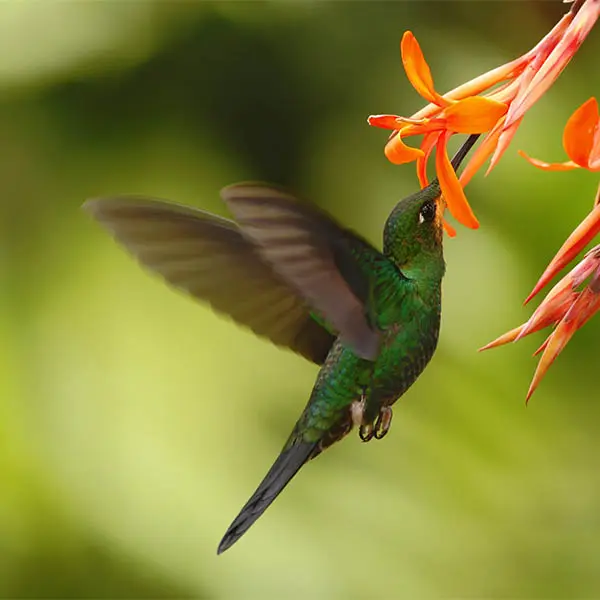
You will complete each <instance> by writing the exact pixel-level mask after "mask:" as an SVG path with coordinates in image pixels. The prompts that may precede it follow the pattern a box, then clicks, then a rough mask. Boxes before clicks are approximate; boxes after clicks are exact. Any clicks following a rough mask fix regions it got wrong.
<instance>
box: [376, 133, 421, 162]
mask: <svg viewBox="0 0 600 600" xmlns="http://www.w3.org/2000/svg"><path fill="white" fill-rule="evenodd" d="M403 131H404V130H401V131H399V132H398V135H395V136H394V137H393V138H391V139H390V140H389V141H388V143H387V144H386V145H385V149H384V152H385V155H386V156H387V158H388V160H389V161H390V162H391V163H394V164H395V165H403V164H405V163H409V162H412V161H413V160H417V159H418V158H420V157H421V156H424V154H425V153H424V152H423V150H421V149H420V148H413V147H412V146H407V145H406V144H405V143H404V142H403V141H402V134H403Z"/></svg>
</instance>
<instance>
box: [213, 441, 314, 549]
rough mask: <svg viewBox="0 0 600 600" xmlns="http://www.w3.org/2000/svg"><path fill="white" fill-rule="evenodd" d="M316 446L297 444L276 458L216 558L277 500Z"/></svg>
mask: <svg viewBox="0 0 600 600" xmlns="http://www.w3.org/2000/svg"><path fill="white" fill-rule="evenodd" d="M316 446H317V444H316V443H306V442H298V443H295V444H294V445H293V446H292V447H291V448H288V449H287V450H284V451H283V452H282V453H281V454H280V455H279V456H278V458H277V460H276V461H275V463H274V464H273V466H272V467H271V469H270V470H269V472H268V473H267V475H266V477H265V478H264V479H263V480H262V483H261V484H260V485H259V486H258V488H257V490H256V491H255V492H254V494H252V497H251V498H250V500H248V502H246V505H245V506H244V508H242V510H241V511H240V514H239V515H238V516H237V517H236V518H235V519H234V521H233V523H232V524H231V525H230V526H229V529H228V530H227V531H226V532H225V535H224V536H223V539H222V540H221V543H220V544H219V548H218V550H217V554H221V553H222V552H225V550H227V549H228V548H229V547H230V546H233V544H235V543H236V542H237V541H238V540H239V539H240V538H241V537H242V536H243V535H244V533H246V531H248V529H249V528H250V526H251V525H252V524H253V523H254V521H256V519H258V517H260V515H262V514H263V513H264V512H265V510H267V508H268V507H269V506H270V505H271V502H273V500H275V498H277V496H278V495H279V494H280V492H281V491H282V490H283V488H284V487H285V486H286V485H287V484H288V483H289V482H290V480H291V479H292V477H293V476H294V475H295V474H296V473H297V472H298V471H299V470H300V467H301V466H302V465H303V464H304V463H305V462H306V461H308V459H309V458H310V456H311V454H312V452H313V450H314V449H315V447H316Z"/></svg>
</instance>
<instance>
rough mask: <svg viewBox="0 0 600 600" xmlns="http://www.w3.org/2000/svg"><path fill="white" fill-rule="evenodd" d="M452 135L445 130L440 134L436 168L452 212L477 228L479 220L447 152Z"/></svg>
mask: <svg viewBox="0 0 600 600" xmlns="http://www.w3.org/2000/svg"><path fill="white" fill-rule="evenodd" d="M451 135H452V132H450V131H444V132H443V133H442V134H441V135H440V139H439V141H438V144H437V148H436V153H435V170H436V171H437V175H438V179H439V181H440V188H441V190H442V194H443V195H444V198H445V200H446V205H447V206H448V210H449V211H450V214H451V215H452V216H453V217H454V218H455V219H456V220H457V221H458V222H459V223H462V224H463V225H465V227H470V228H471V229H477V228H478V227H479V222H478V221H477V219H476V218H475V215H474V214H473V211H472V210H471V207H470V206H469V203H468V202H467V198H466V196H465V192H464V190H463V188H462V186H461V185H460V183H459V182H458V177H457V176H456V172H455V171H454V169H453V168H452V163H451V162H450V159H449V158H448V153H447V152H446V143H447V142H448V139H449V138H450V136H451Z"/></svg>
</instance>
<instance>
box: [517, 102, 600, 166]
mask: <svg viewBox="0 0 600 600" xmlns="http://www.w3.org/2000/svg"><path fill="white" fill-rule="evenodd" d="M563 147H564V149H565V152H566V153H567V156H568V157H569V158H570V159H571V160H569V161H567V162H562V163H547V162H543V161H541V160H538V159H537V158H531V157H529V156H528V155H527V154H525V152H523V151H522V150H519V154H520V155H521V156H522V157H523V158H525V159H527V160H528V161H529V162H530V163H531V164H532V165H533V166H535V167H537V168H538V169H543V170H544V171H570V170H571V169H579V168H582V169H588V170H590V171H600V114H598V102H597V100H596V98H594V97H592V98H590V99H589V100H587V101H586V102H584V103H583V104H582V105H581V106H580V107H579V108H578V109H577V110H576V111H575V112H574V113H573V114H572V115H571V117H570V118H569V120H568V121H567V124H566V125H565V130H564V132H563Z"/></svg>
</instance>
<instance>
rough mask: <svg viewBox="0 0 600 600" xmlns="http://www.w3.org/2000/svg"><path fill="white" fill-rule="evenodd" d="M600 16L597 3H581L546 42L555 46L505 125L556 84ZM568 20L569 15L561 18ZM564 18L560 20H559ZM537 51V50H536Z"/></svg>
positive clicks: (513, 104) (592, 1)
mask: <svg viewBox="0 0 600 600" xmlns="http://www.w3.org/2000/svg"><path fill="white" fill-rule="evenodd" d="M599 15H600V3H598V1H597V0H588V1H586V2H583V4H582V5H581V7H580V10H579V11H578V12H577V14H576V15H575V17H574V18H572V21H571V22H570V23H569V24H568V27H567V28H566V30H565V31H564V32H563V33H562V35H561V36H560V37H559V38H558V39H556V37H554V38H553V39H549V40H548V43H549V44H550V45H552V43H556V45H555V46H554V47H553V48H552V51H551V52H550V53H549V54H548V56H547V58H546V60H545V61H544V62H543V64H542V65H541V67H540V68H539V69H538V70H537V71H536V73H535V75H534V77H533V78H532V79H531V81H530V82H529V85H528V86H527V88H526V89H524V90H522V91H519V94H518V95H517V98H515V100H514V102H513V103H512V105H511V108H510V111H509V115H508V117H507V125H511V124H512V123H514V122H515V121H516V120H517V119H519V118H521V117H522V116H523V115H524V114H525V113H526V112H527V111H528V110H529V109H530V108H531V107H532V106H533V104H535V103H536V102H537V101H538V100H539V99H540V98H541V97H542V96H543V95H544V94H545V93H546V91H547V90H548V88H550V86H551V85H552V84H553V83H554V82H555V81H556V79H557V78H558V76H559V75H560V74H561V73H562V71H563V69H564V68H565V67H566V66H567V65H568V64H569V62H570V60H571V59H572V58H573V56H574V55H575V54H576V52H577V50H578V49H579V47H580V46H581V44H582V43H583V41H584V40H585V38H586V37H587V35H588V33H589V32H590V31H591V30H592V28H593V27H594V24H595V22H596V20H597V19H598V16H599ZM565 16H566V17H568V16H569V15H565ZM564 19H565V17H563V20H564ZM540 50H541V49H540Z"/></svg>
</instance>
